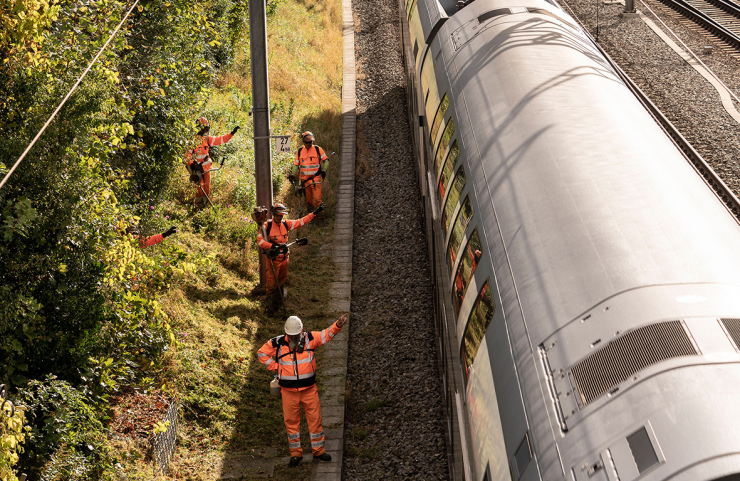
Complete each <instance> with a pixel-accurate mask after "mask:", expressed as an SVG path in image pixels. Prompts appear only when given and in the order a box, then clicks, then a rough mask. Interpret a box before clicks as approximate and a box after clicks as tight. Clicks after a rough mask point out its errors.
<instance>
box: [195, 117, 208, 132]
mask: <svg viewBox="0 0 740 481" xmlns="http://www.w3.org/2000/svg"><path fill="white" fill-rule="evenodd" d="M195 123H196V124H198V127H199V128H200V130H198V133H197V134H195V135H205V134H206V133H208V131H209V130H211V126H210V124H209V123H208V119H207V118H205V117H201V118H199V119H198V120H197V121H196V122H195Z"/></svg>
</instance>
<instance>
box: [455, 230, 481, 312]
mask: <svg viewBox="0 0 740 481" xmlns="http://www.w3.org/2000/svg"><path fill="white" fill-rule="evenodd" d="M482 255H483V252H482V251H481V245H480V237H479V236H478V229H475V230H474V231H473V235H471V236H470V240H469V241H468V245H467V246H466V247H465V250H464V251H463V258H462V259H461V261H460V264H459V265H458V267H457V274H455V282H454V283H453V287H452V297H453V300H454V301H455V309H456V310H457V312H458V313H459V312H460V306H461V305H462V301H463V299H464V298H465V291H467V290H468V286H469V285H470V279H472V278H473V274H475V269H476V268H477V267H478V263H479V262H480V258H481V256H482Z"/></svg>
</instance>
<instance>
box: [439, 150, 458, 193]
mask: <svg viewBox="0 0 740 481" xmlns="http://www.w3.org/2000/svg"><path fill="white" fill-rule="evenodd" d="M459 159H460V147H458V146H457V140H455V141H454V142H453V143H452V147H450V152H449V153H448V154H447V160H445V163H444V166H443V167H442V172H437V175H439V176H440V177H439V193H440V196H439V201H440V202H442V200H443V199H444V198H445V193H444V189H445V188H446V187H447V182H449V181H450V177H451V176H452V169H454V168H455V164H457V161H458V160H459Z"/></svg>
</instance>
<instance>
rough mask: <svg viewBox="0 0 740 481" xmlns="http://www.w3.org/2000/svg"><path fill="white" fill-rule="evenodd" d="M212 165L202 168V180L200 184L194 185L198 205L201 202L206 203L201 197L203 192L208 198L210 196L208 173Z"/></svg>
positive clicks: (209, 177) (209, 175)
mask: <svg viewBox="0 0 740 481" xmlns="http://www.w3.org/2000/svg"><path fill="white" fill-rule="evenodd" d="M212 165H213V164H208V165H204V166H203V171H204V172H205V173H204V174H203V178H202V179H201V181H200V184H196V185H195V203H196V204H200V203H201V202H205V203H207V202H208V201H207V200H206V198H205V196H204V195H203V192H205V193H206V195H207V196H208V197H210V196H211V173H210V172H209V171H210V170H211V166H212ZM201 187H203V190H200V188H201Z"/></svg>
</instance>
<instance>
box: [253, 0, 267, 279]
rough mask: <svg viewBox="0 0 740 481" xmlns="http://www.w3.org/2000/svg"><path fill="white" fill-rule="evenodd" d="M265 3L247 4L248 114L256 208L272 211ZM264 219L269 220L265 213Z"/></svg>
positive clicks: (262, 268) (262, 271)
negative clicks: (249, 71)
mask: <svg viewBox="0 0 740 481" xmlns="http://www.w3.org/2000/svg"><path fill="white" fill-rule="evenodd" d="M265 1H266V0H250V1H249V48H250V53H251V56H252V113H253V118H254V138H255V140H254V177H255V181H256V186H257V205H258V206H265V207H266V208H267V209H268V210H269V209H271V207H272V157H271V156H272V151H271V149H270V84H269V80H268V75H267V17H266V5H265ZM268 217H272V215H271V213H269V212H268ZM259 258H260V286H262V287H264V286H265V284H266V275H265V273H266V269H267V259H266V258H265V256H264V254H260V256H259Z"/></svg>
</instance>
